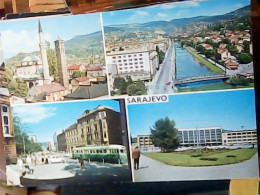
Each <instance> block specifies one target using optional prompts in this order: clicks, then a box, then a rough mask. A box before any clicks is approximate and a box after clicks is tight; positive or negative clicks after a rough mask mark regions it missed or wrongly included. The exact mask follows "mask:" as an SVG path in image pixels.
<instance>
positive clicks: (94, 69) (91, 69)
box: [87, 66, 103, 71]
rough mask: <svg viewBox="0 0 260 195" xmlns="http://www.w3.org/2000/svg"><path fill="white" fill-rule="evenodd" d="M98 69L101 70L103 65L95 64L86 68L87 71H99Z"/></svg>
mask: <svg viewBox="0 0 260 195" xmlns="http://www.w3.org/2000/svg"><path fill="white" fill-rule="evenodd" d="M99 70H103V67H101V66H96V67H89V68H88V69H87V71H99Z"/></svg>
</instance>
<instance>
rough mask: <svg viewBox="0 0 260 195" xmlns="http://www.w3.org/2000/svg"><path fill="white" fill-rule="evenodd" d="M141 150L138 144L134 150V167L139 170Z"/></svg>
mask: <svg viewBox="0 0 260 195" xmlns="http://www.w3.org/2000/svg"><path fill="white" fill-rule="evenodd" d="M140 154H141V152H140V150H139V147H138V146H136V147H135V149H134V150H133V152H132V158H133V159H134V169H135V170H137V169H139V158H140Z"/></svg>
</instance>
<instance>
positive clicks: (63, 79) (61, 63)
mask: <svg viewBox="0 0 260 195" xmlns="http://www.w3.org/2000/svg"><path fill="white" fill-rule="evenodd" d="M54 43H55V50H56V56H57V62H58V71H59V80H60V81H59V82H60V84H61V85H63V86H64V87H65V88H66V89H69V76H68V71H67V69H68V67H67V60H66V53H65V47H64V41H63V40H61V39H60V38H59V37H58V39H57V40H56V41H55V42H54Z"/></svg>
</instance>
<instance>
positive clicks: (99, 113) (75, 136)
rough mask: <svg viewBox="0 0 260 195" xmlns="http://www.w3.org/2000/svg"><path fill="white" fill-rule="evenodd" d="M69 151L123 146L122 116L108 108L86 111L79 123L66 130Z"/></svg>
mask: <svg viewBox="0 0 260 195" xmlns="http://www.w3.org/2000/svg"><path fill="white" fill-rule="evenodd" d="M65 134H66V142H67V151H68V152H70V153H71V151H72V149H73V148H76V147H82V146H93V145H110V144H119V145H122V144H123V140H122V134H123V132H122V126H121V116H120V113H119V112H116V111H114V110H113V109H112V108H109V107H106V106H101V105H99V106H97V107H96V108H95V109H93V110H86V111H85V112H84V113H83V114H82V115H81V116H80V117H79V118H78V119H77V122H76V123H75V124H73V125H71V126H70V127H69V128H67V129H65Z"/></svg>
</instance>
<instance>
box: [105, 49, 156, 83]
mask: <svg viewBox="0 0 260 195" xmlns="http://www.w3.org/2000/svg"><path fill="white" fill-rule="evenodd" d="M107 64H108V65H109V66H113V65H116V69H117V71H116V72H117V75H114V76H120V77H125V78H127V77H131V78H132V80H133V81H137V80H138V79H140V80H147V81H149V80H152V78H153V75H154V74H155V71H156V69H157V68H158V66H159V58H158V55H157V53H156V52H153V51H152V52H151V51H149V50H148V49H133V50H123V51H110V52H107Z"/></svg>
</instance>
